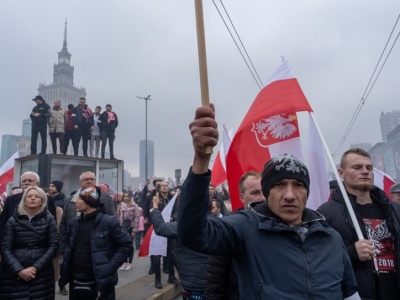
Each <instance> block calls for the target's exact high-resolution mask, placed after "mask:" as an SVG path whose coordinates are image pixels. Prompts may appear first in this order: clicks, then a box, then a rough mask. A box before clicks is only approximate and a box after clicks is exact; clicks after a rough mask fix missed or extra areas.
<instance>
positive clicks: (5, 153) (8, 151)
mask: <svg viewBox="0 0 400 300" xmlns="http://www.w3.org/2000/svg"><path fill="white" fill-rule="evenodd" d="M18 138H19V137H18V136H17V135H13V134H4V135H2V136H1V165H3V164H4V163H5V162H6V161H7V160H8V159H9V158H10V157H11V156H13V154H14V153H15V152H16V151H17V140H18ZM1 165H0V166H1Z"/></svg>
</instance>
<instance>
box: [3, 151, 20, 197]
mask: <svg viewBox="0 0 400 300" xmlns="http://www.w3.org/2000/svg"><path fill="white" fill-rule="evenodd" d="M18 157H19V155H18V151H17V152H15V153H14V154H13V156H11V157H10V158H9V159H8V160H7V161H6V162H5V163H4V164H3V165H2V166H1V168H0V194H2V193H4V192H5V191H6V187H7V184H8V183H10V182H12V181H13V178H14V160H15V159H16V158H18Z"/></svg>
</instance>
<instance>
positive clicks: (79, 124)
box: [74, 97, 93, 157]
mask: <svg viewBox="0 0 400 300" xmlns="http://www.w3.org/2000/svg"><path fill="white" fill-rule="evenodd" d="M74 114H75V119H74V120H75V123H74V124H75V126H74V128H75V129H77V130H78V141H79V140H82V151H83V156H85V157H88V152H87V150H88V141H89V140H90V132H91V130H92V129H93V113H92V111H91V110H90V108H89V106H87V104H86V98H85V97H81V98H80V99H79V105H78V106H76V107H75V108H74Z"/></svg>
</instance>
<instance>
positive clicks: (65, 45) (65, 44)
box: [63, 18, 67, 50]
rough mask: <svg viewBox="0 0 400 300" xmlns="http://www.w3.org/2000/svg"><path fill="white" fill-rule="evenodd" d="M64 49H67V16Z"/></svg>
mask: <svg viewBox="0 0 400 300" xmlns="http://www.w3.org/2000/svg"><path fill="white" fill-rule="evenodd" d="M63 49H65V50H67V18H65V28H64V43H63Z"/></svg>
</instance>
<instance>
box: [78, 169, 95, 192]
mask: <svg viewBox="0 0 400 300" xmlns="http://www.w3.org/2000/svg"><path fill="white" fill-rule="evenodd" d="M95 184H96V178H95V177H94V175H93V174H92V173H84V174H83V175H82V179H81V181H80V186H81V188H82V189H87V188H89V187H93V186H94V185H95Z"/></svg>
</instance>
